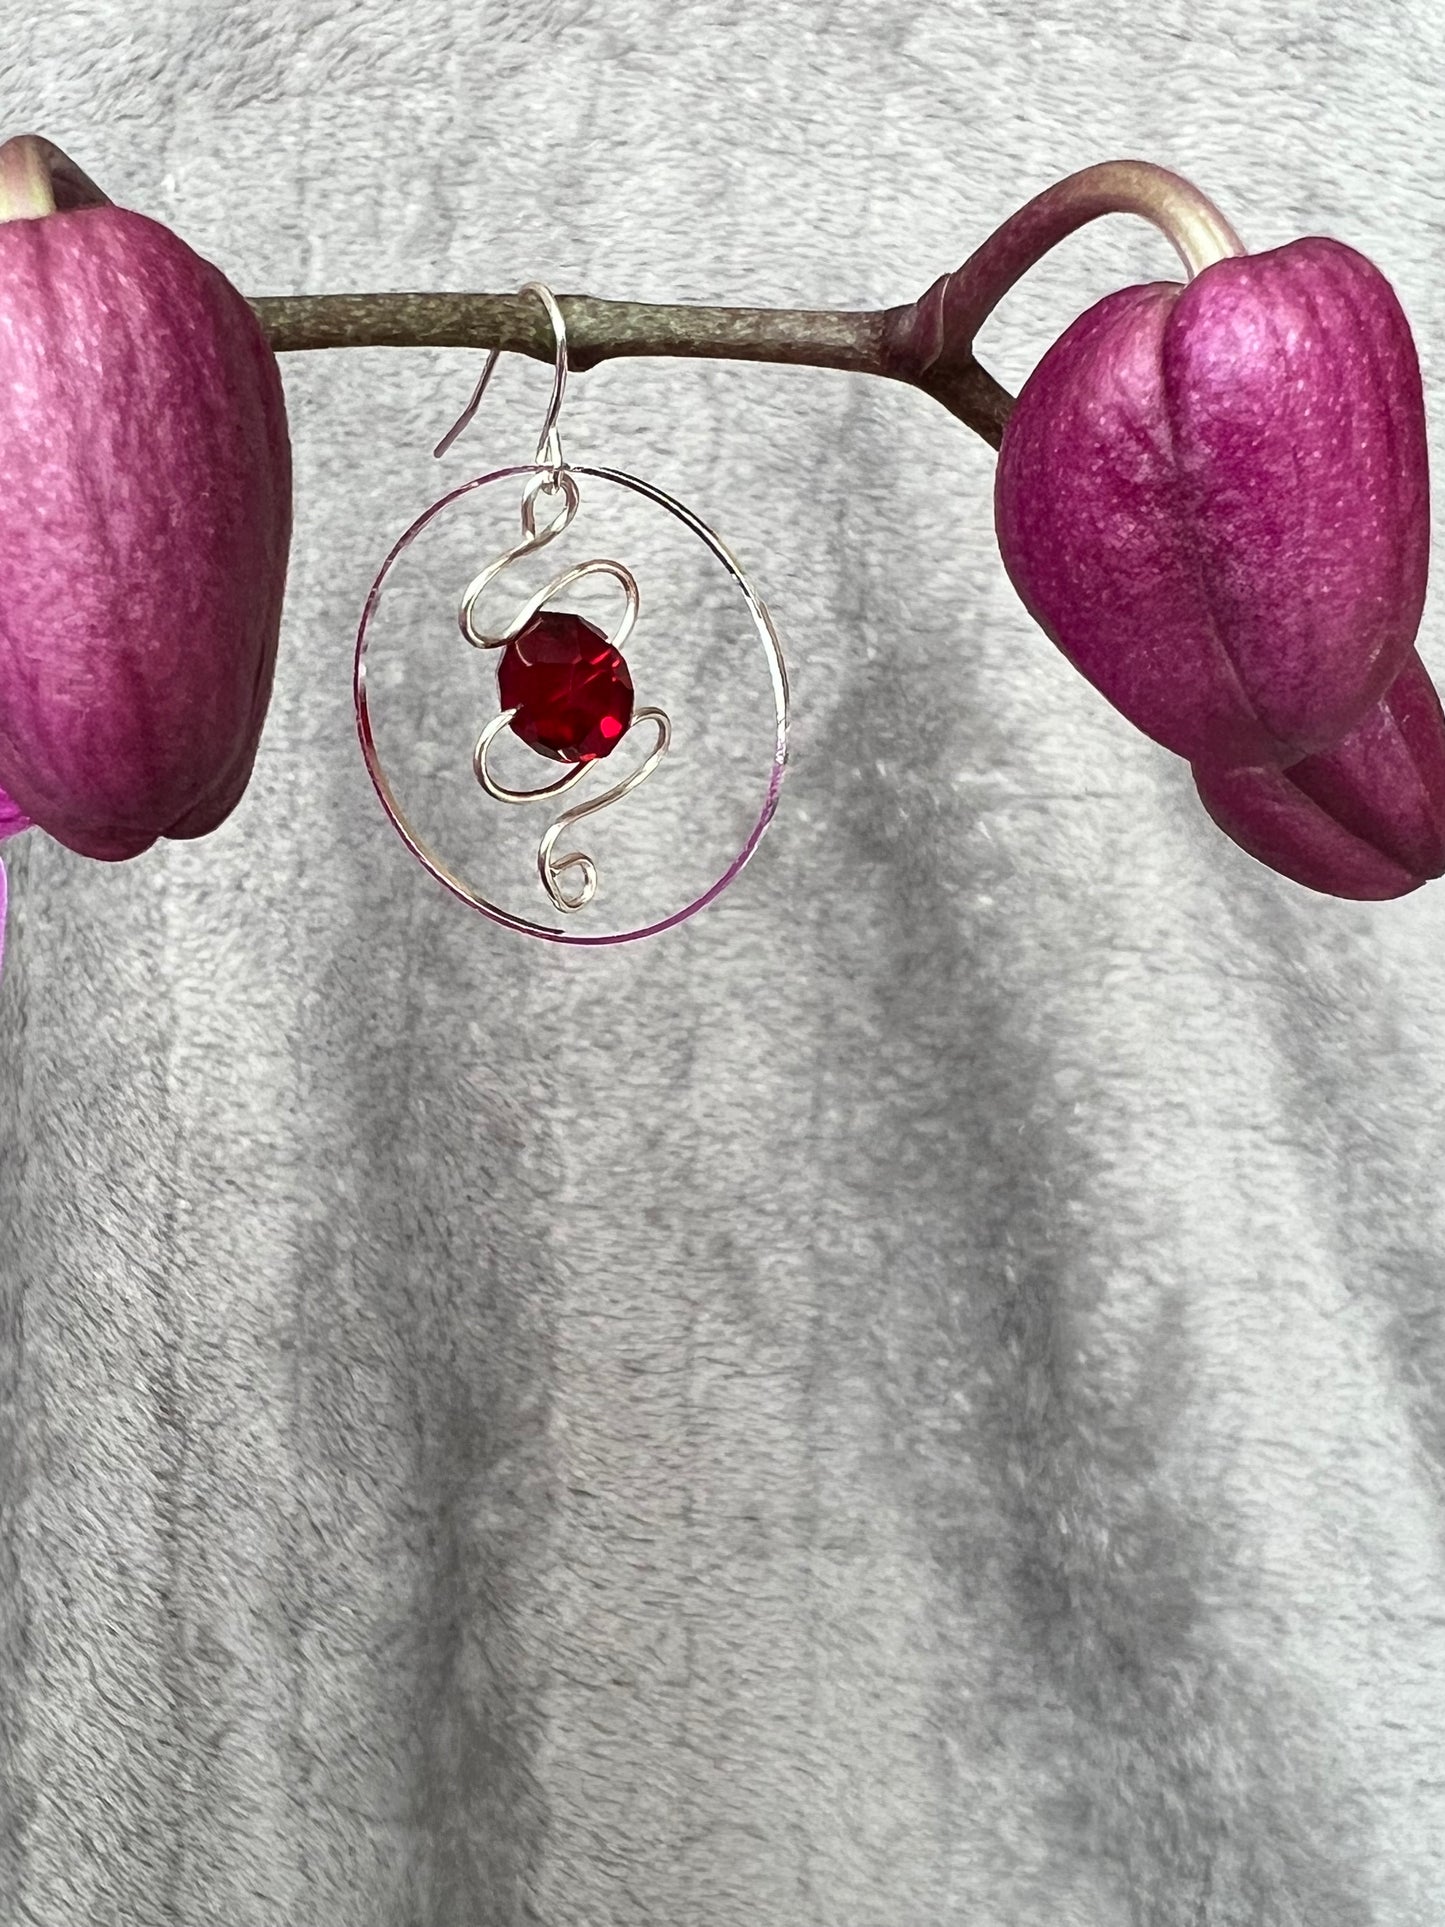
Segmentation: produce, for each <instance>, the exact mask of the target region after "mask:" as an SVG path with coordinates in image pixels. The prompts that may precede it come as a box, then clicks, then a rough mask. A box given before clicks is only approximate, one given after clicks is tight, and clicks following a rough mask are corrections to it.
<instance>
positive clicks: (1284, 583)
mask: <svg viewBox="0 0 1445 1927" xmlns="http://www.w3.org/2000/svg"><path fill="white" fill-rule="evenodd" d="M995 507H996V522H997V530H998V540H999V546H1000V549H1001V552H1002V555H1003V559H1004V564H1005V566H1006V568H1007V570H1008V573H1009V575H1010V577H1011V578H1012V580H1013V582H1014V585H1015V587H1016V588H1017V590H1018V592H1019V594H1020V596H1021V597H1022V598H1023V601H1024V603H1025V605H1026V606H1027V608H1028V610H1029V612H1030V613H1031V614H1032V615H1033V617H1034V618H1035V620H1036V621H1037V622H1038V623H1039V624H1040V625H1041V627H1042V628H1043V629H1044V630H1045V631H1046V633H1047V634H1048V635H1049V636H1051V637H1052V639H1053V640H1054V641H1055V642H1056V643H1057V644H1058V646H1059V648H1060V649H1062V650H1063V652H1064V654H1065V655H1066V656H1067V657H1068V658H1069V660H1070V661H1071V662H1072V663H1073V664H1074V665H1075V667H1076V668H1078V669H1079V670H1080V671H1081V672H1082V673H1083V674H1084V675H1085V676H1086V677H1087V678H1088V679H1089V681H1090V682H1092V683H1093V684H1094V686H1095V688H1097V689H1098V690H1099V691H1101V693H1102V694H1103V695H1104V696H1106V697H1107V698H1108V700H1109V701H1110V702H1111V703H1112V704H1114V706H1115V707H1116V708H1117V709H1119V710H1121V711H1122V712H1123V714H1124V715H1125V716H1127V717H1128V718H1129V720H1130V721H1131V722H1133V723H1135V724H1136V725H1137V726H1138V727H1139V728H1140V729H1141V730H1143V731H1144V733H1145V734H1146V735H1148V736H1151V737H1153V739H1154V740H1155V741H1156V742H1158V743H1162V744H1163V745H1164V747H1165V748H1166V749H1171V750H1174V751H1175V752H1176V753H1177V754H1178V755H1180V756H1185V757H1188V758H1189V760H1190V761H1191V762H1202V763H1205V764H1208V765H1209V766H1210V767H1211V768H1216V769H1217V768H1224V767H1229V766H1231V765H1241V764H1244V765H1276V766H1281V765H1287V764H1290V763H1294V762H1297V761H1298V760H1299V759H1300V758H1301V757H1303V756H1307V755H1310V754H1312V753H1313V752H1317V751H1322V750H1324V749H1326V748H1327V747H1328V746H1329V745H1330V744H1332V743H1336V742H1338V741H1339V739H1340V738H1341V737H1342V736H1344V735H1346V734H1347V733H1348V732H1349V731H1351V730H1352V729H1353V728H1354V727H1355V725H1356V724H1357V723H1359V722H1360V721H1361V719H1362V718H1363V717H1365V716H1366V714H1367V713H1368V712H1369V711H1370V710H1371V708H1372V705H1374V704H1375V703H1376V702H1377V701H1378V700H1379V698H1380V697H1381V696H1383V695H1384V693H1385V691H1386V690H1387V689H1388V688H1390V686H1391V684H1392V683H1393V681H1394V678H1395V675H1396V673H1397V671H1398V670H1399V669H1400V667H1401V665H1402V663H1403V662H1404V661H1405V659H1406V657H1407V655H1408V653H1409V651H1410V648H1411V645H1412V643H1413V641H1414V637H1415V633H1416V630H1417V628H1418V626H1419V621H1420V613H1421V609H1422V606H1423V603H1424V596H1425V577H1426V569H1427V560H1428V544H1429V513H1428V475H1427V460H1426V444H1425V414H1424V404H1423V399H1422V394H1421V384H1420V372H1419V367H1418V364H1417V361H1416V356H1415V348H1414V344H1413V342H1412V340H1411V337H1410V330H1409V326H1408V324H1407V323H1406V320H1405V317H1404V314H1403V313H1402V311H1401V308H1400V304H1399V302H1398V301H1397V300H1396V298H1395V295H1394V293H1393V291H1392V290H1391V288H1390V285H1389V283H1388V282H1387V281H1386V280H1385V279H1384V277H1383V276H1382V275H1381V274H1380V273H1379V271H1378V270H1377V269H1376V268H1374V267H1373V266H1371V264H1370V262H1368V261H1367V260H1366V259H1365V258H1364V256H1363V255H1360V254H1357V253H1356V252H1355V251H1354V250H1353V249H1352V248H1348V247H1345V246H1343V245H1342V244H1341V243H1339V242H1337V241H1330V240H1323V239H1316V238H1311V239H1307V240H1300V241H1293V242H1291V243H1290V244H1289V245H1288V246H1286V247H1281V248H1276V249H1275V250H1273V251H1272V252H1270V253H1266V254H1254V255H1244V254H1241V255H1236V256H1232V257H1230V258H1226V259H1222V260H1216V261H1214V262H1213V263H1212V264H1211V265H1208V266H1206V267H1204V268H1202V269H1201V271H1200V272H1199V273H1198V274H1197V275H1196V276H1195V278H1194V279H1193V280H1192V281H1191V282H1189V283H1188V285H1187V286H1186V285H1182V284H1179V283H1174V282H1154V283H1151V284H1149V285H1147V286H1143V287H1134V288H1127V289H1124V290H1123V291H1122V292H1120V293H1118V294H1113V295H1110V296H1108V297H1107V298H1106V299H1105V300H1103V301H1101V302H1099V303H1098V304H1097V306H1095V307H1093V308H1091V309H1090V310H1089V311H1088V312H1087V313H1086V314H1084V315H1081V316H1080V318H1079V319H1078V320H1077V321H1076V322H1074V324H1073V326H1072V327H1070V328H1069V329H1068V330H1067V332H1066V333H1065V334H1064V335H1062V336H1061V337H1060V339H1059V340H1058V341H1057V342H1056V343H1055V344H1054V346H1053V347H1052V348H1051V349H1050V350H1049V351H1048V353H1047V354H1046V355H1045V356H1044V358H1043V360H1042V361H1041V362H1040V363H1039V365H1038V367H1037V368H1036V369H1035V371H1034V373H1033V375H1032V376H1031V377H1030V379H1029V381H1028V383H1027V384H1026V385H1025V387H1024V389H1023V392H1022V393H1021V395H1020V396H1019V400H1018V405H1017V407H1016V408H1015V409H1014V411H1013V414H1012V416H1011V417H1010V419H1009V421H1008V424H1007V427H1006V428H1005V430H1004V434H1003V442H1002V447H1001V450H1000V455H999V464H998V477H997V486H996V494H995Z"/></svg>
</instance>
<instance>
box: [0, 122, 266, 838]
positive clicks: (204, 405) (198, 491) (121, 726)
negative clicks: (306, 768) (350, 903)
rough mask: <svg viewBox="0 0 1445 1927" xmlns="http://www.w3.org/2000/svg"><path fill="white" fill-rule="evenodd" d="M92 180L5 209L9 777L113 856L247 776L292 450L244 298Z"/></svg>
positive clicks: (0, 388)
mask: <svg viewBox="0 0 1445 1927" xmlns="http://www.w3.org/2000/svg"><path fill="white" fill-rule="evenodd" d="M28 138H29V137H27V139H28ZM20 145H21V143H17V142H12V143H8V144H7V147H8V148H9V149H11V150H14V149H16V148H17V147H19V146H20ZM52 151H53V150H52ZM5 153H6V149H0V156H4V155H5ZM60 158H61V159H62V161H63V157H60ZM0 172H3V170H0ZM79 178H80V179H81V180H82V181H83V178H84V177H83V176H82V177H79ZM86 185H87V186H88V185H89V184H88V183H87V184H86ZM57 186H59V183H57ZM91 194H92V198H91V203H90V204H88V205H87V204H83V202H81V203H80V204H78V202H77V198H76V197H74V196H71V197H69V198H68V199H67V197H65V196H61V195H59V194H57V201H58V205H59V211H56V212H49V213H47V212H40V213H38V214H35V215H32V216H29V217H22V218H14V217H13V215H12V218H9V219H5V220H3V221H0V788H3V789H4V790H5V791H6V792H7V793H8V795H9V797H10V798H11V799H13V804H14V806H15V807H16V808H17V809H18V810H19V811H20V812H22V813H23V814H24V815H25V816H27V817H30V818H33V819H34V821H35V823H37V824H38V825H39V826H40V828H41V829H43V830H45V831H47V832H48V833H49V834H50V835H51V836H53V837H55V838H56V839H57V840H58V841H59V842H61V843H64V844H67V845H69V847H70V848H71V849H73V850H77V851H79V852H80V853H81V854H82V855H84V856H92V857H102V858H112V859H114V858H123V857H131V856H135V855H137V854H138V853H139V852H140V851H142V850H144V849H146V848H148V847H149V846H150V844H152V843H153V842H154V841H155V839H156V838H157V837H160V836H171V837H193V836H204V835H205V834H206V833H207V832H208V831H210V830H213V829H215V828H216V827H217V825H218V824H220V823H221V822H222V821H224V819H225V818H226V817H227V816H228V815H229V814H230V812H231V810H232V809H233V808H234V807H235V805H236V803H237V802H238V801H239V799H240V797H241V794H242V791H243V790H244V788H245V786H246V782H247V780H248V778H249V776H250V772H251V767H252V763H253V761H254V758H255V754H256V746H257V741H258V738H259V736H260V732H261V726H262V722H263V720H264V718H265V713H266V705H267V702H268V700H269V697H270V691H271V679H272V670H273V667H274V663H275V656H276V642H277V636H278V632H279V628H280V620H281V599H282V593H283V590H284V586H285V578H286V559H287V549H288V545H289V541H290V527H291V457H290V445H289V441H288V438H287V430H286V413H285V405H284V401H283V397H282V390H281V380H280V374H279V370H278V368H277V365H276V358H275V356H274V355H273V354H272V352H271V349H270V347H269V345H268V343H267V341H266V339H265V336H264V335H263V333H262V331H261V327H260V325H259V323H258V322H257V320H256V317H255V315H254V313H253V312H252V310H251V308H250V307H249V306H248V305H247V303H246V302H245V300H244V299H243V298H242V296H241V295H240V294H239V293H238V292H237V291H236V289H235V288H233V287H232V286H231V284H230V282H229V281H227V280H226V278H225V276H224V275H222V274H221V273H220V272H219V271H218V270H217V269H216V268H214V267H212V266H211V265H210V263H209V262H207V261H204V260H202V259H201V257H200V256H199V255H197V254H195V253H193V252H192V250H191V249H190V248H189V247H187V246H186V244H185V242H184V241H182V240H181V239H180V238H179V237H178V236H177V235H175V234H173V233H171V232H170V230H169V229H167V228H165V227H163V226H161V225H160V223H159V222H156V221H152V220H149V219H148V218H147V217H146V216H145V215H143V214H136V213H132V212H130V211H128V210H126V209H124V208H118V207H113V206H111V205H109V204H108V203H105V202H104V201H103V197H98V195H96V193H95V191H94V190H92V191H91ZM0 211H8V210H0Z"/></svg>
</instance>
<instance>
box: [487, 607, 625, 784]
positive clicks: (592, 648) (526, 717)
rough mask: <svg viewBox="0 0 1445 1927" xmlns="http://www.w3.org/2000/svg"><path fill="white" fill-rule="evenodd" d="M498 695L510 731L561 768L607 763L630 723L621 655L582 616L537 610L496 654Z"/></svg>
mask: <svg viewBox="0 0 1445 1927" xmlns="http://www.w3.org/2000/svg"><path fill="white" fill-rule="evenodd" d="M497 693H498V694H499V696H500V697H501V701H502V707H503V709H515V710H516V712H517V714H516V715H515V716H514V717H513V718H512V729H513V730H514V731H515V733H516V734H517V735H518V736H520V737H521V739H522V741H523V742H524V743H527V744H530V746H531V747H532V748H533V749H535V750H538V751H540V752H541V754H542V755H543V756H551V757H554V758H555V759H556V760H557V761H558V762H559V763H591V762H595V761H596V759H597V758H598V757H600V756H608V755H610V754H611V752H612V751H613V750H614V749H616V747H617V745H618V744H619V743H620V742H621V741H622V738H623V737H624V736H625V735H626V733H627V728H628V725H629V724H630V723H631V721H632V677H631V675H630V674H629V672H628V668H627V664H626V663H625V662H624V661H623V659H622V656H621V654H620V653H619V652H618V651H617V650H616V649H614V648H613V647H612V644H611V643H610V642H609V641H608V640H607V638H606V636H605V635H604V634H603V632H602V631H601V630H600V629H599V628H597V626H596V625H595V624H594V623H591V622H588V621H586V620H585V618H584V617H582V616H578V615H573V614H572V613H571V612H570V611H567V610H560V609H542V610H539V611H538V613H537V614H536V615H535V616H533V618H532V620H531V621H530V622H529V623H528V624H527V626H526V627H525V628H524V629H522V630H520V631H519V632H518V633H517V634H516V635H515V636H513V638H512V640H511V641H510V642H509V643H508V644H507V646H506V648H505V649H504V650H503V652H502V661H501V666H500V668H499V669H498V671H497Z"/></svg>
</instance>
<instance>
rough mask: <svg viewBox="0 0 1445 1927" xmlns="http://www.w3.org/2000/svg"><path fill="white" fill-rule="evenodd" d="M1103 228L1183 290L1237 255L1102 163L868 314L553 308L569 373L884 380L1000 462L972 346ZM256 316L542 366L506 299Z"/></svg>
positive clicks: (312, 299) (546, 335) (543, 345)
mask: <svg viewBox="0 0 1445 1927" xmlns="http://www.w3.org/2000/svg"><path fill="white" fill-rule="evenodd" d="M1101 214H1139V215H1142V216H1143V217H1144V218H1145V219H1146V220H1149V221H1152V222H1153V223H1154V225H1155V226H1156V227H1157V228H1159V229H1160V230H1161V231H1162V232H1163V233H1164V234H1165V235H1167V236H1168V238H1169V240H1170V241H1172V242H1173V244H1174V247H1175V249H1176V251H1177V252H1178V254H1179V256H1180V259H1181V260H1182V261H1183V263H1184V266H1185V268H1186V270H1187V271H1188V273H1189V274H1190V275H1191V276H1192V275H1194V274H1197V273H1198V272H1199V271H1200V269H1201V268H1204V267H1207V266H1208V265H1209V263H1210V262H1211V261H1217V260H1222V259H1223V258H1224V257H1225V256H1226V255H1229V254H1242V253H1243V252H1244V249H1243V246H1242V244H1241V242H1240V240H1239V237H1238V236H1237V235H1236V234H1235V232H1234V230H1233V229H1232V228H1231V227H1230V225H1229V223H1228V222H1227V221H1226V220H1225V218H1224V216H1223V215H1222V214H1221V213H1220V212H1219V210H1218V208H1216V207H1215V206H1214V204H1213V202H1212V201H1209V200H1208V199H1206V197H1205V196H1204V195H1203V194H1201V193H1200V192H1199V190H1198V188H1196V187H1192V186H1191V185H1190V183H1189V182H1188V181H1186V180H1183V179H1182V178H1181V177H1180V176H1179V175H1178V174H1171V173H1170V172H1169V171H1168V169H1167V168H1162V167H1155V166H1154V165H1153V164H1152V163H1151V162H1149V161H1104V162H1102V163H1101V164H1100V165H1099V166H1097V167H1086V168H1084V169H1083V170H1082V172H1080V173H1078V174H1071V175H1070V176H1069V177H1068V179H1067V180H1063V181H1059V182H1058V183H1056V185H1055V186H1053V187H1050V188H1047V189H1045V191H1044V192H1043V193H1042V194H1039V195H1036V196H1035V197H1034V199H1033V200H1031V201H1029V202H1028V203H1027V204H1026V205H1025V206H1024V207H1022V208H1020V209H1019V211H1018V212H1017V213H1016V214H1014V215H1012V216H1011V217H1010V218H1009V219H1008V220H1007V221H1005V222H1004V224H1003V226H1002V227H1000V228H999V229H998V230H997V231H996V232H995V233H994V234H992V235H991V236H990V237H989V239H988V240H987V241H985V242H984V244H983V246H982V247H980V248H978V249H977V250H976V251H975V252H974V253H973V254H971V255H970V256H969V258H968V260H967V261H966V262H965V263H964V264H963V266H962V267H961V268H959V269H958V270H957V271H956V272H955V273H953V274H946V275H944V276H942V277H941V278H940V279H939V280H938V281H936V282H935V283H934V284H933V286H932V287H931V288H930V289H929V290H928V292H927V293H926V294H924V295H923V296H922V297H921V298H920V299H919V300H917V301H912V302H908V303H906V304H903V305H900V306H898V307H895V308H886V309H881V310H877V311H874V312H871V313H862V314H849V313H836V312H830V311H827V310H815V309H807V308H702V307H697V308H694V307H677V306H654V305H652V304H650V303H645V302H637V301H599V300H596V299H595V298H593V297H592V296H590V295H577V294H572V295H561V296H559V297H558V302H559V305H560V307H561V309H562V313H563V316H564V318H565V320H566V323H567V344H568V353H569V357H570V360H571V365H572V366H573V367H574V368H576V369H585V368H593V367H595V366H596V365H597V363H598V362H599V361H608V360H612V359H614V358H616V357H618V356H621V355H673V356H683V357H687V358H689V359H707V360H725V361H777V362H790V363H793V364H794V365H797V366H805V367H810V368H841V369H846V370H848V371H850V372H852V373H855V374H865V375H883V376H886V377H887V378H888V379H890V380H893V381H903V382H907V383H909V384H910V385H911V386H912V387H915V388H920V389H922V390H923V392H924V393H925V394H927V395H932V396H933V397H934V399H935V400H936V401H939V402H941V403H942V404H943V406H944V407H945V408H947V409H948V411H949V412H950V414H953V415H955V416H957V418H958V419H959V420H960V421H961V422H965V423H966V424H967V425H968V427H970V428H972V429H973V430H974V431H975V432H976V433H977V434H979V435H981V436H982V437H983V439H984V440H985V441H986V442H988V443H989V444H990V446H992V447H994V448H997V447H998V445H999V443H1000V442H1001V440H1002V439H1003V429H1004V423H1005V422H1006V421H1007V420H1008V417H1009V412H1010V410H1011V409H1012V407H1013V397H1012V396H1011V395H1010V394H1009V392H1008V390H1007V389H1005V388H1002V387H1000V385H999V383H998V382H996V381H995V380H994V378H993V376H992V375H990V374H989V373H988V371H987V370H986V369H985V368H984V367H982V366H981V364H980V363H979V361H978V359H977V357H976V356H975V355H974V352H973V341H974V336H975V335H976V334H977V332H978V330H979V328H980V327H981V326H982V325H983V322H984V321H985V320H986V319H987V317H988V316H989V314H991V313H992V311H993V309H994V308H995V307H996V306H997V304H998V302H999V301H1000V300H1001V299H1002V297H1003V296H1004V295H1005V294H1006V293H1007V292H1008V290H1009V289H1010V288H1011V287H1012V286H1013V284H1014V283H1015V282H1016V281H1017V280H1018V279H1019V277H1020V276H1021V275H1022V274H1024V273H1026V272H1027V270H1028V269H1029V268H1031V267H1032V266H1033V265H1034V263H1035V262H1036V261H1038V260H1039V259H1040V258H1041V257H1042V256H1043V255H1044V254H1046V253H1047V252H1048V251H1049V249H1050V248H1052V247H1054V246H1056V245H1057V244H1058V242H1060V241H1062V240H1063V239H1064V238H1065V236H1066V235H1069V234H1072V233H1073V232H1074V230H1075V229H1076V228H1079V227H1082V226H1083V225H1084V223H1085V222H1086V221H1093V220H1097V219H1098V217H1099V216H1100V215H1101ZM251 305H252V307H253V308H254V309H255V310H256V312H257V314H258V315H259V316H260V318H261V323H262V326H263V327H264V328H265V329H266V332H267V334H268V336H269V337H270V341H271V345H272V347H273V348H275V349H277V350H278V351H281V350H287V349H301V348H359V347H391V348H399V347H434V348H500V349H502V350H503V351H505V352H509V353H512V354H522V355H531V356H533V357H534V358H535V359H537V360H539V361H550V360H551V359H552V331H551V328H550V326H549V325H548V322H547V317H546V315H545V314H544V313H543V312H542V310H541V308H540V306H539V304H538V303H537V302H536V301H535V300H534V299H533V298H532V297H531V296H529V295H516V294H320V295H271V296H259V297H256V298H254V299H253V300H252V303H251Z"/></svg>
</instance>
